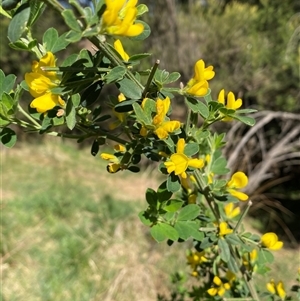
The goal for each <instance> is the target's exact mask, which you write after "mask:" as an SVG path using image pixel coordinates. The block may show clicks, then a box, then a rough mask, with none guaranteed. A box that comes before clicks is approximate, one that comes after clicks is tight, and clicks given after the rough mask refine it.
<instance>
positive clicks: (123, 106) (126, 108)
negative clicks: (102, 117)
mask: <svg viewBox="0 0 300 301" xmlns="http://www.w3.org/2000/svg"><path fill="white" fill-rule="evenodd" d="M135 102H137V100H136V99H130V100H124V101H122V102H120V103H118V104H117V105H115V110H116V112H118V113H126V112H130V111H132V110H133V104H134V103H135Z"/></svg>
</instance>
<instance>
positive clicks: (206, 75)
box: [184, 60, 215, 97]
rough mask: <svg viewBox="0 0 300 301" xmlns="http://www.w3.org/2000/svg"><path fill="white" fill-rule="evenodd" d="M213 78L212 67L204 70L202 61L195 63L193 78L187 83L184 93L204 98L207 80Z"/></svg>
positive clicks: (206, 90)
mask: <svg viewBox="0 0 300 301" xmlns="http://www.w3.org/2000/svg"><path fill="white" fill-rule="evenodd" d="M214 76H215V72H214V71H213V66H208V67H206V68H205V63H204V61H203V60H199V61H197V62H196V64H195V67H194V76H193V78H191V79H190V80H189V82H188V83H187V85H186V87H185V89H184V91H185V92H186V93H188V94H190V95H194V96H198V97H201V96H205V95H206V94H207V93H208V80H210V79H212V78H213V77H214Z"/></svg>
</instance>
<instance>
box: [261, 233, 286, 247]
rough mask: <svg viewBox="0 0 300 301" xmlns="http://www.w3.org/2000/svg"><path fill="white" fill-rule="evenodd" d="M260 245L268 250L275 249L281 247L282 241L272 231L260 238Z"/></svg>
mask: <svg viewBox="0 0 300 301" xmlns="http://www.w3.org/2000/svg"><path fill="white" fill-rule="evenodd" d="M260 242H261V245H262V246H263V247H266V248H268V249H270V250H273V251H276V250H280V249H281V248H282V247H283V242H282V241H279V240H278V236H277V235H276V234H275V233H273V232H268V233H265V234H264V235H263V236H262V237H261V239H260Z"/></svg>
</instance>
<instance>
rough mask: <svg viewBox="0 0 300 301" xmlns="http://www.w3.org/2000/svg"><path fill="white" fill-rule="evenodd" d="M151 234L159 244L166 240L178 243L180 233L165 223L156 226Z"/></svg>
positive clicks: (151, 230)
mask: <svg viewBox="0 0 300 301" xmlns="http://www.w3.org/2000/svg"><path fill="white" fill-rule="evenodd" d="M150 233H151V235H152V237H153V238H154V239H155V240H156V241H157V242H162V241H164V240H165V239H171V240H173V241H176V240H177V239H178V238H179V235H178V232H177V231H176V230H175V229H174V228H173V227H172V226H170V225H168V224H165V223H159V224H156V225H154V226H153V227H152V228H151V229H150Z"/></svg>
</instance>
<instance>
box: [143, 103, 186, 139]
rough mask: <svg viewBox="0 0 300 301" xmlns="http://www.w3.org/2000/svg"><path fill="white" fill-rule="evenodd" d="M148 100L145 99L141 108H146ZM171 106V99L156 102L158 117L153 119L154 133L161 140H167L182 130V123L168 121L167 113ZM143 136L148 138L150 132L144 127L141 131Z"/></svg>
mask: <svg viewBox="0 0 300 301" xmlns="http://www.w3.org/2000/svg"><path fill="white" fill-rule="evenodd" d="M146 101H147V99H146V98H145V99H144V100H143V102H142V105H141V107H142V108H144V106H145V103H146ZM170 105H171V100H170V98H169V97H166V98H165V99H157V101H156V115H155V116H154V117H153V120H152V125H153V126H154V127H155V129H154V133H155V134H156V135H157V137H158V138H159V139H166V138H167V137H168V136H169V134H170V133H172V132H174V131H176V130H178V129H179V128H180V125H181V124H180V121H177V120H166V119H167V117H166V116H167V113H168V111H169V108H170ZM140 134H141V135H142V136H144V137H145V136H147V134H148V130H147V128H146V127H145V126H142V128H141V130H140Z"/></svg>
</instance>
